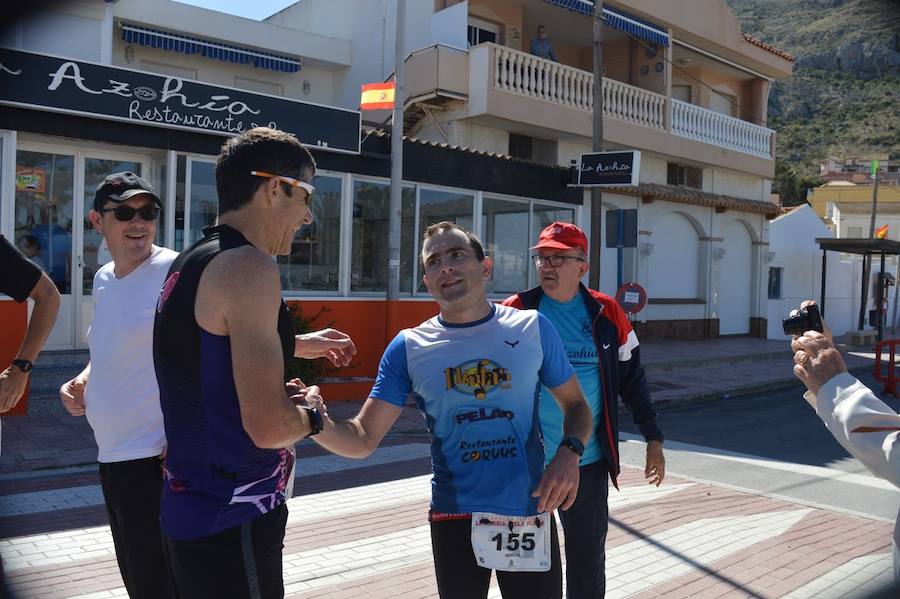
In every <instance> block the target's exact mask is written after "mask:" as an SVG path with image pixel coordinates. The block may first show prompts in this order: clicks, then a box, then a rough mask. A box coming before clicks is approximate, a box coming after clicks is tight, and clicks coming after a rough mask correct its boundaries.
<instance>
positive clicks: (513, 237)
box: [481, 198, 532, 293]
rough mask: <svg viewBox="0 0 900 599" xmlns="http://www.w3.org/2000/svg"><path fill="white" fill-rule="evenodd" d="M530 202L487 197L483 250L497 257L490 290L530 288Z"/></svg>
mask: <svg viewBox="0 0 900 599" xmlns="http://www.w3.org/2000/svg"><path fill="white" fill-rule="evenodd" d="M528 204H529V203H528V202H516V201H512V200H497V199H494V198H484V202H483V205H482V208H481V213H482V229H483V231H484V234H483V236H482V242H483V243H484V251H485V252H486V253H487V254H488V255H489V256H490V257H491V258H492V259H493V260H494V272H493V275H492V277H491V280H490V281H488V284H487V292H488V293H517V292H519V291H521V290H523V289H526V288H527V287H528V272H529V270H530V269H531V262H529V258H528V248H529V247H530V246H531V245H532V244H531V243H529V242H530V241H531V239H530V238H529V236H528V212H529V206H528Z"/></svg>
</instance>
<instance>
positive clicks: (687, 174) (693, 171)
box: [666, 162, 703, 189]
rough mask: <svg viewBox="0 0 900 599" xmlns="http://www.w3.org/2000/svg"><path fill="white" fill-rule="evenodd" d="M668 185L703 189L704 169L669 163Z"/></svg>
mask: <svg viewBox="0 0 900 599" xmlns="http://www.w3.org/2000/svg"><path fill="white" fill-rule="evenodd" d="M666 183H668V184H669V185H684V186H685V187H693V188H695V189H702V188H703V169H702V168H697V167H695V166H684V165H682V164H675V163H674V162H670V163H668V172H667V173H666Z"/></svg>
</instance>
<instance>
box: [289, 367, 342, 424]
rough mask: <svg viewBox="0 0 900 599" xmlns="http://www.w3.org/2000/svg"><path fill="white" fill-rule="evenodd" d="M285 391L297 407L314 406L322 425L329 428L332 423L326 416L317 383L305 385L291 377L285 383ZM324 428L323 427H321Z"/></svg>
mask: <svg viewBox="0 0 900 599" xmlns="http://www.w3.org/2000/svg"><path fill="white" fill-rule="evenodd" d="M284 388H285V391H287V395H288V397H289V398H290V400H291V401H292V402H293V403H294V405H295V406H297V407H304V408H315V409H316V410H317V411H318V412H319V415H320V416H321V417H322V426H323V427H324V428H330V427H331V426H333V425H334V423H333V422H332V421H331V419H330V418H328V410H327V408H326V406H325V400H323V399H322V393H321V391H320V390H319V386H318V385H310V386H309V387H307V386H306V385H305V384H304V383H303V381H301V380H300V379H298V378H295V379H291V380H290V381H289V382H287V383H285V386H284ZM323 430H324V429H323Z"/></svg>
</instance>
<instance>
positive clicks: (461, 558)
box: [308, 222, 591, 599]
mask: <svg viewBox="0 0 900 599" xmlns="http://www.w3.org/2000/svg"><path fill="white" fill-rule="evenodd" d="M421 258H422V265H423V268H424V273H425V274H424V276H423V281H424V283H425V286H426V287H427V288H428V291H429V292H430V293H431V295H432V297H434V299H435V300H436V301H437V303H438V305H439V306H440V314H438V315H437V316H435V317H433V318H431V319H429V320H427V321H425V322H423V323H422V324H420V325H419V326H417V327H414V328H411V329H405V330H403V331H401V332H400V333H399V334H398V335H397V336H396V337H395V338H394V340H393V341H391V343H390V345H388V347H387V349H386V350H385V352H384V355H383V356H382V358H381V363H380V365H379V367H378V377H377V379H376V381H375V385H374V387H373V388H372V392H371V394H370V396H369V398H368V400H367V401H366V402H365V404H364V405H363V407H362V409H361V410H360V412H359V414H358V415H357V416H356V417H355V418H352V419H350V420H346V421H342V422H337V423H335V422H333V421H331V419H330V418H328V416H327V413H324V412H325V407H324V405H322V404H321V399H320V397H319V396H318V395H314V396H313V397H312V401H311V402H310V403H313V404H314V405H315V407H317V408H319V411H320V412H322V413H324V414H323V421H324V423H323V430H322V432H321V433H320V434H319V435H317V436H316V437H315V440H316V442H317V443H318V444H319V445H321V446H323V447H325V448H326V449H329V450H330V451H332V452H334V453H337V454H340V455H344V456H349V457H356V458H363V457H366V456H368V455H369V454H370V453H372V451H374V450H375V448H376V447H377V446H378V444H379V443H380V442H381V440H382V439H383V438H384V435H385V433H387V431H388V429H390V427H391V425H392V424H393V423H394V421H395V420H396V419H397V417H398V416H399V415H400V412H401V409H402V407H403V405H404V404H405V403H406V401H407V398H409V397H410V396H412V398H413V399H414V400H415V402H416V404H417V405H418V406H419V409H420V410H422V412H423V413H424V415H425V421H426V425H427V427H428V432H429V433H430V434H431V438H432V443H431V454H432V464H433V473H434V477H433V479H432V483H431V486H432V499H431V508H430V511H429V522H430V523H431V543H432V550H433V552H434V566H435V572H436V576H437V586H438V592H439V593H440V596H441V597H442V598H444V599H447V598H457V597H458V598H465V599H472V598H477V597H487V592H488V588H489V585H490V579H491V571H492V570H496V571H497V580H498V582H499V584H500V589H501V592H502V593H503V596H504V597H530V598H533V599H550V598H560V597H562V567H561V564H560V556H559V540H558V538H557V535H556V523H555V521H554V519H553V518H552V515H551V512H552V511H553V510H554V509H556V508H560V509H563V510H565V509H568V508H569V506H571V505H572V502H573V501H574V499H575V496H576V495H577V492H578V459H579V457H580V455H581V453H582V452H583V451H584V442H585V441H586V440H587V438H588V436H589V435H590V432H591V414H590V409H589V408H588V405H587V403H586V402H585V399H584V396H583V394H582V392H581V388H580V387H579V385H578V381H577V379H576V377H575V375H574V372H573V370H572V367H571V365H570V364H569V360H568V358H567V357H566V354H565V350H564V348H563V345H562V341H561V340H560V338H559V334H558V333H557V332H556V330H555V329H554V328H553V327H552V326H551V325H550V324H549V321H548V320H547V319H546V318H545V317H543V316H542V315H540V314H539V313H538V312H536V311H533V310H522V311H519V310H515V309H513V308H507V307H504V306H499V305H494V304H491V303H489V302H488V301H487V298H486V295H485V281H487V280H488V279H489V278H490V275H491V267H492V263H491V259H490V258H487V257H485V255H484V250H483V249H482V246H481V243H480V242H479V241H478V239H477V238H476V237H475V236H474V235H473V234H472V233H470V232H469V231H467V230H465V229H463V228H461V227H459V226H457V225H456V224H454V223H451V222H441V223H438V224H436V225H432V226H430V227H429V228H428V230H427V231H426V232H425V237H424V244H423V247H422V255H421ZM542 385H543V386H544V387H547V388H548V389H550V392H551V394H552V396H553V398H554V399H555V401H556V403H558V404H559V406H560V409H561V410H562V412H563V429H564V435H563V438H562V441H561V442H560V444H559V445H560V450H559V451H557V452H556V456H555V458H554V459H553V460H552V461H551V462H550V463H549V465H548V466H547V468H546V470H545V469H544V446H543V439H542V435H541V430H540V424H539V418H538V415H539V409H538V398H539V396H540V390H541V386H542ZM308 399H309V398H308ZM553 449H554V450H556V449H557V448H556V447H554V448H553Z"/></svg>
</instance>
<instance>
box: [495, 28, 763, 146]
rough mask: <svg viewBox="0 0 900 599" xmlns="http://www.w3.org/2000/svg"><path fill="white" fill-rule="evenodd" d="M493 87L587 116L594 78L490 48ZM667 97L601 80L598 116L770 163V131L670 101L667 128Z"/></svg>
mask: <svg viewBox="0 0 900 599" xmlns="http://www.w3.org/2000/svg"><path fill="white" fill-rule="evenodd" d="M491 45H492V46H493V50H494V53H493V54H494V69H493V74H492V80H493V85H494V87H495V88H496V89H500V90H503V91H506V92H510V93H514V94H519V95H523V96H527V97H530V98H536V99H539V100H544V101H547V102H553V103H554V104H559V105H562V106H567V107H570V108H574V109H577V110H583V111H586V112H590V111H591V110H592V107H593V104H594V94H593V90H594V76H593V74H591V73H588V72H587V71H583V70H581V69H576V68H574V67H570V66H566V65H563V64H559V63H557V62H553V61H550V60H545V59H543V58H538V57H537V56H532V55H531V54H526V53H525V52H519V51H518V50H512V49H510V48H505V47H503V46H497V45H493V44H491ZM667 102H669V98H667V97H666V96H663V95H661V94H657V93H654V92H651V91H647V90H645V89H641V88H639V87H635V86H633V85H628V84H627V83H622V82H621V81H616V80H614V79H603V114H604V115H605V116H608V117H612V118H615V119H620V120H623V121H627V122H629V123H633V124H635V125H641V126H644V127H649V128H651V129H657V130H660V131H666V130H668V131H669V132H670V133H672V134H673V135H678V136H680V137H685V138H688V139H693V140H696V141H701V142H704V143H708V144H712V145H715V146H718V147H722V148H727V149H730V150H737V151H739V152H744V153H747V154H752V155H754V156H759V157H761V158H767V159H771V158H773V157H774V154H773V151H772V136H773V134H774V131H772V130H771V129H767V128H765V127H760V126H759V125H754V124H753V123H748V122H747V121H742V120H740V119H736V118H733V117H730V116H726V115H723V114H719V113H717V112H714V111H712V110H707V109H706V108H701V107H699V106H695V105H693V104H688V103H686V102H681V101H679V100H674V99H673V100H671V102H672V122H671V125H670V127H669V128H668V129H667V125H666V110H667Z"/></svg>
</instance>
